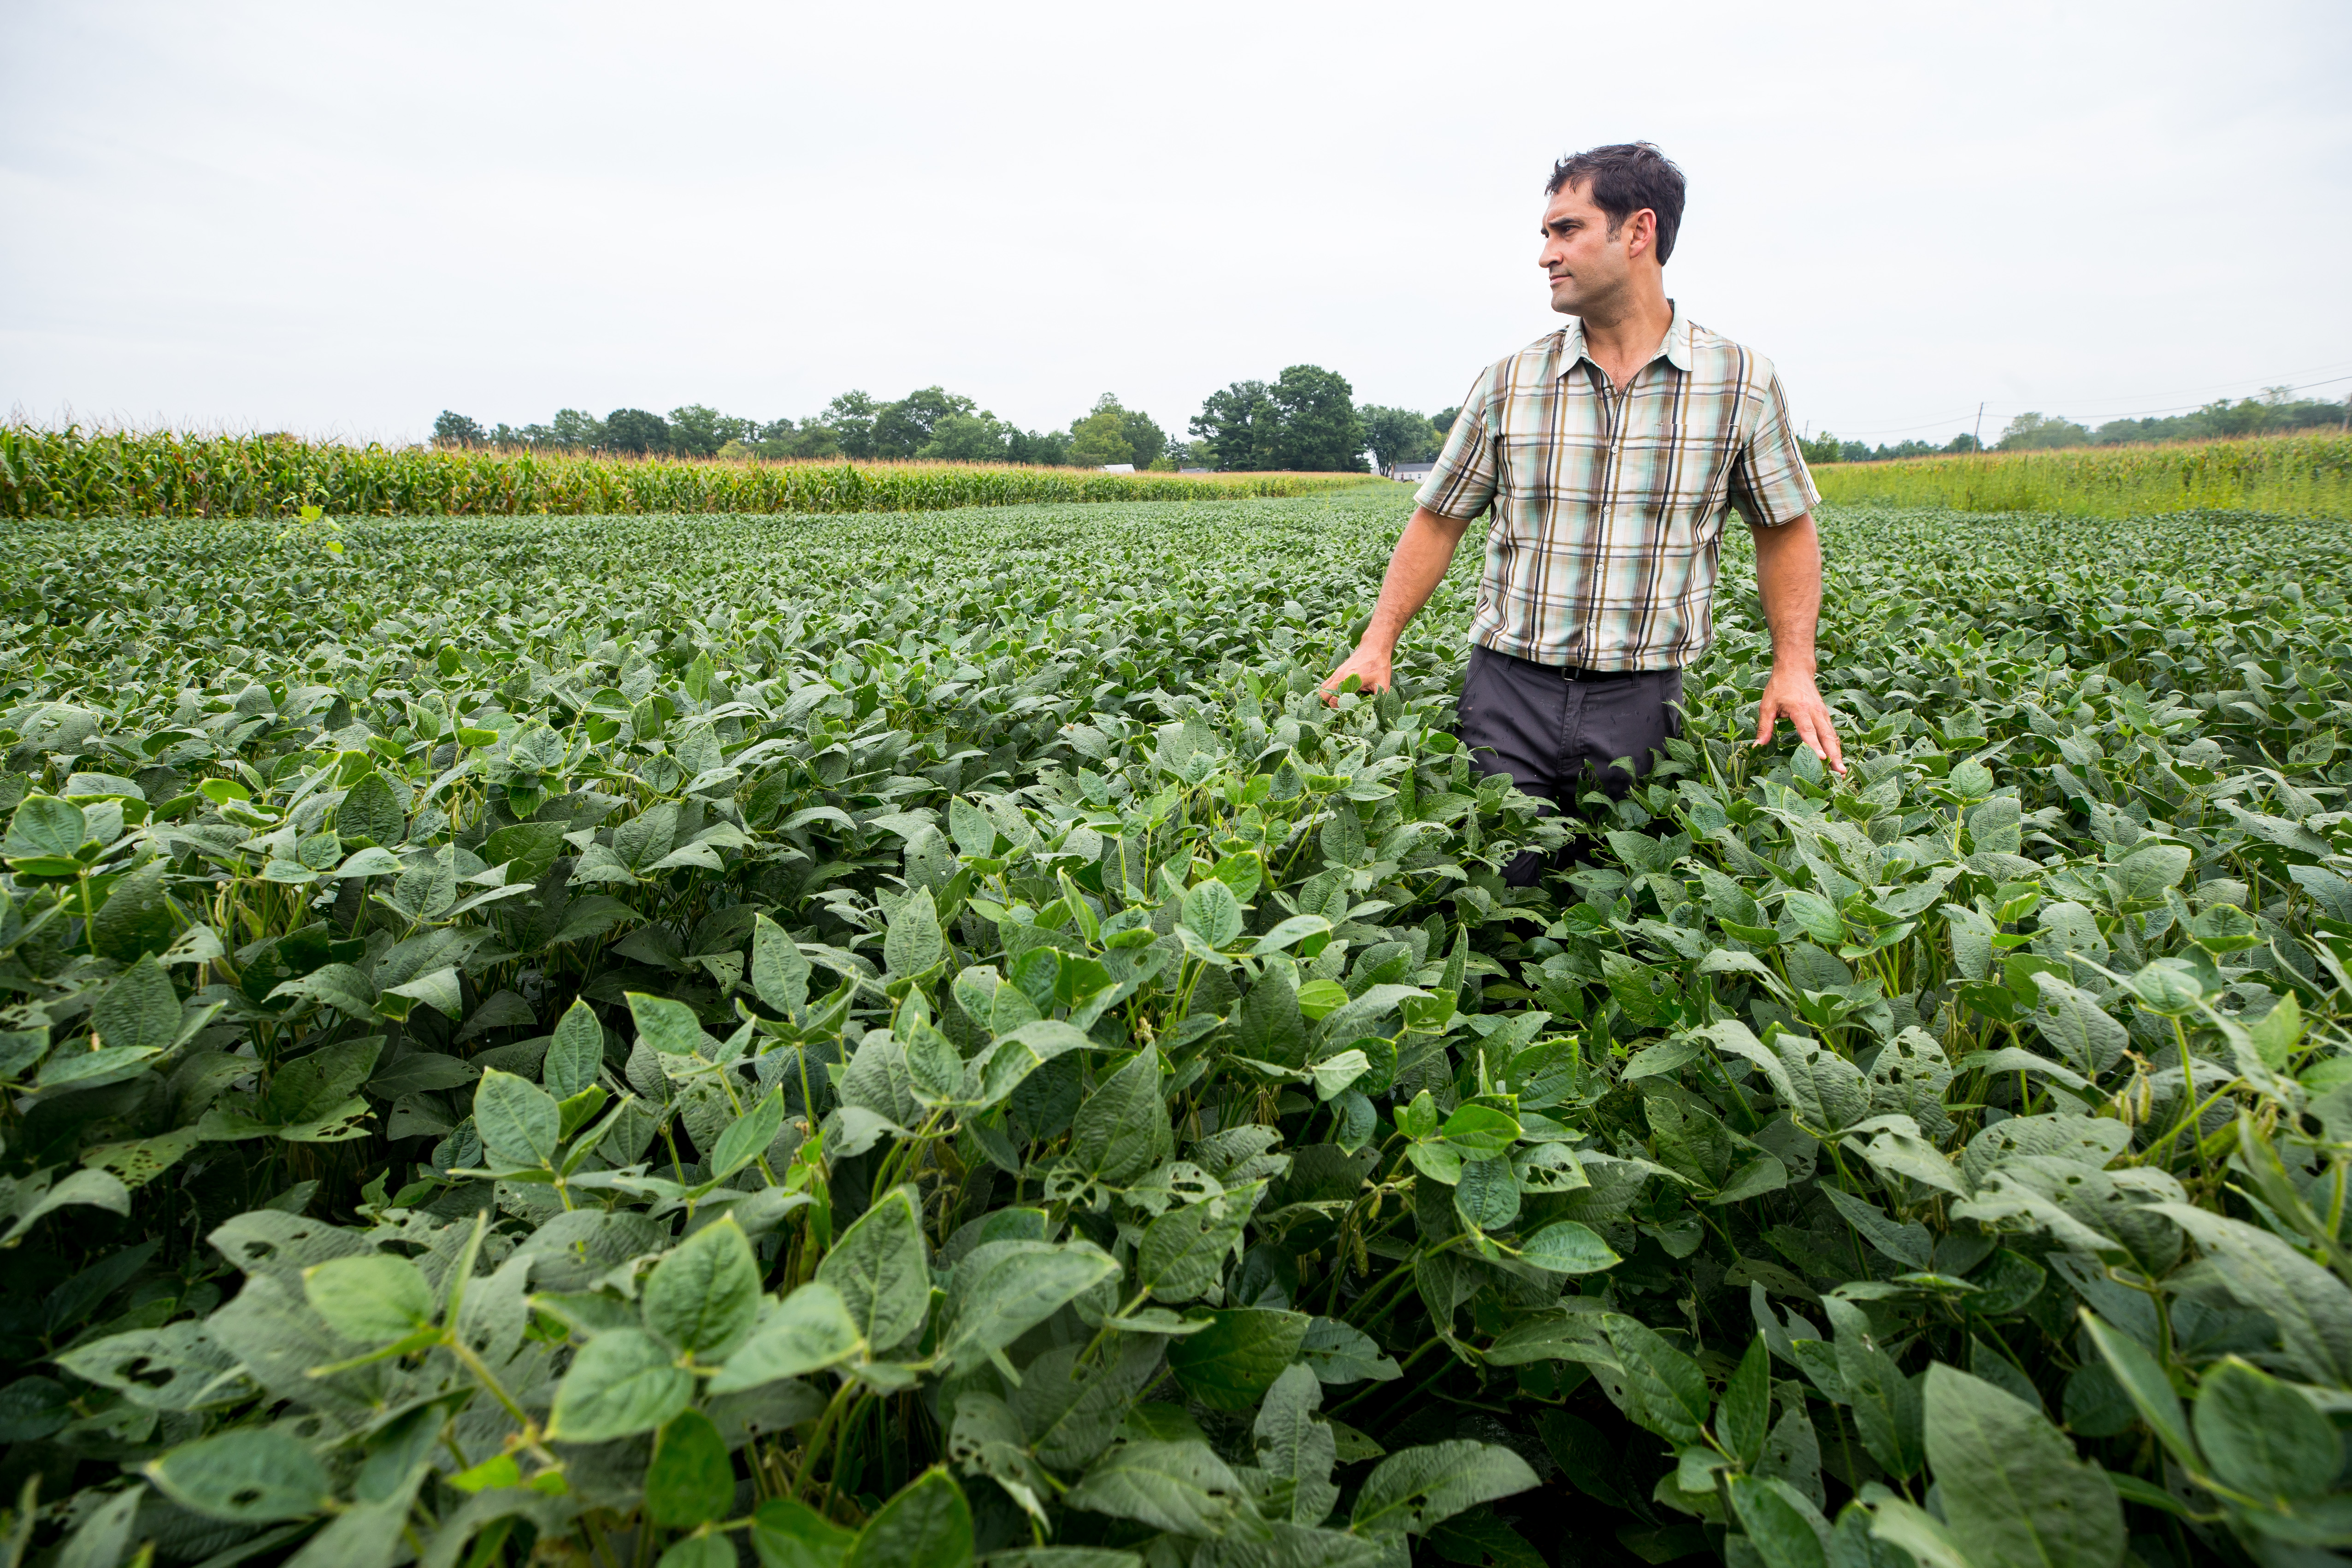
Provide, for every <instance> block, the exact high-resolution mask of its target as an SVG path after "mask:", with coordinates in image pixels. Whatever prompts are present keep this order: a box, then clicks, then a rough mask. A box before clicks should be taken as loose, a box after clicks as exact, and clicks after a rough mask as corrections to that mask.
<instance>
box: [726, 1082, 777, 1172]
mask: <svg viewBox="0 0 2352 1568" xmlns="http://www.w3.org/2000/svg"><path fill="white" fill-rule="evenodd" d="M783 1126H784V1090H783V1086H782V1085H781V1084H779V1085H777V1086H776V1087H775V1088H774V1089H770V1090H769V1091H768V1093H767V1098H766V1099H764V1100H761V1101H760V1103H759V1104H757V1105H754V1106H753V1107H751V1110H747V1111H745V1112H744V1113H743V1114H742V1115H740V1116H739V1117H737V1118H736V1119H735V1120H734V1121H730V1122H729V1123H728V1124H727V1131H724V1132H721V1133H720V1134H719V1142H718V1145H717V1146H716V1147H715V1148H714V1149H713V1150H712V1151H711V1154H710V1174H711V1176H712V1178H713V1179H714V1180H719V1181H724V1180H725V1179H726V1178H728V1177H729V1176H731V1175H733V1174H734V1173H736V1172H738V1171H740V1170H741V1169H742V1168H743V1167H744V1166H746V1165H748V1164H750V1163H751V1162H752V1161H754V1160H756V1159H758V1158H759V1157H760V1156H761V1155H762V1154H764V1153H766V1152H768V1145H769V1144H771V1143H772V1142H775V1141H776V1134H777V1133H778V1132H781V1131H783Z"/></svg>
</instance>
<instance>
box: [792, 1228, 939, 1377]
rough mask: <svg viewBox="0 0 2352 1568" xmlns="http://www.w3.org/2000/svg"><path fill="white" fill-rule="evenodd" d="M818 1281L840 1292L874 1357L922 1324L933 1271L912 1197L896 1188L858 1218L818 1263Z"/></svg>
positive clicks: (929, 1302)
mask: <svg viewBox="0 0 2352 1568" xmlns="http://www.w3.org/2000/svg"><path fill="white" fill-rule="evenodd" d="M816 1277H817V1278H818V1279H822V1280H824V1282H825V1283H826V1284H828V1285H830V1286H832V1287H833V1288H834V1289H835V1290H838V1291H839V1292H841V1300H842V1303H843V1305H845V1307H846V1308H847V1309H848V1310H849V1317H850V1321H852V1322H854V1323H856V1325H857V1331H858V1332H859V1333H860V1334H861V1335H863V1336H864V1337H865V1340H866V1343H867V1344H868V1345H871V1346H872V1347H873V1348H874V1351H875V1352H876V1353H877V1354H880V1353H884V1352H887V1351H889V1349H890V1348H891V1347H892V1346H894V1345H896V1344H898V1342H900V1341H902V1340H904V1339H906V1338H907V1337H908V1336H909V1335H910V1334H912V1333H914V1332H915V1331H916V1330H918V1329H919V1328H921V1327H922V1326H923V1319H924V1317H925V1316H926V1315H927V1314H928V1313H929V1310H930V1304H931V1272H930V1266H929V1258H928V1256H927V1253H926V1249H925V1247H924V1246H923V1221H922V1216H921V1215H920V1214H919V1213H918V1212H917V1211H916V1208H915V1200H914V1197H913V1195H912V1194H910V1193H909V1192H908V1189H907V1188H905V1187H894V1188H892V1189H891V1190H890V1191H889V1192H887V1193H885V1194H883V1195H882V1196H881V1198H880V1199H879V1200H877V1202H876V1203H875V1205H873V1206H872V1207H871V1208H869V1209H867V1210H866V1212H865V1213H864V1214H862V1215H858V1216H857V1223H856V1224H855V1225H853V1226H850V1227H849V1228H848V1229H847V1230H846V1231H845V1232H843V1233H842V1235H841V1237H840V1238H839V1239H838V1240H836V1241H835V1243H834V1244H833V1249H832V1250H831V1251H830V1252H827V1253H826V1254H825V1255H824V1262H822V1263H820V1264H818V1265H817V1270H816Z"/></svg>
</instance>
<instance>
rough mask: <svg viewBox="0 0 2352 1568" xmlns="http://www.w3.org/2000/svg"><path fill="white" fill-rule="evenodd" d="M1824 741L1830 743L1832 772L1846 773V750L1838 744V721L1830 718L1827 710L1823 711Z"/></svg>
mask: <svg viewBox="0 0 2352 1568" xmlns="http://www.w3.org/2000/svg"><path fill="white" fill-rule="evenodd" d="M1822 740H1823V741H1825V742H1828V743H1829V749H1830V768H1831V770H1832V772H1835V773H1843V772H1845V748H1844V747H1843V746H1841V745H1839V744H1838V732H1837V721H1835V720H1833V719H1832V718H1831V717H1830V712H1829V710H1828V709H1827V708H1823V709H1822Z"/></svg>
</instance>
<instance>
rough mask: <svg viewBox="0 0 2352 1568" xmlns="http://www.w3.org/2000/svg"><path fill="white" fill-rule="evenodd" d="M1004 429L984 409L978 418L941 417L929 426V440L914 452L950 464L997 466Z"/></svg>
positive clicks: (1002, 445) (994, 417)
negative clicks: (995, 464)
mask: <svg viewBox="0 0 2352 1568" xmlns="http://www.w3.org/2000/svg"><path fill="white" fill-rule="evenodd" d="M1007 434H1008V427H1007V426H1005V424H1004V422H1003V420H1001V419H999V418H997V416H995V415H993V414H991V413H989V412H988V411H986V410H985V409H983V410H982V411H981V412H980V413H978V414H945V415H941V416H940V420H939V423H937V424H935V425H933V426H931V438H930V439H929V440H928V441H926V442H924V443H923V445H922V447H921V448H920V449H919V451H917V452H916V454H915V456H917V457H919V458H938V459H940V460H941V461H943V462H950V463H1001V462H1003V461H1004V448H1005V445H1006V440H1005V437H1006V435H1007Z"/></svg>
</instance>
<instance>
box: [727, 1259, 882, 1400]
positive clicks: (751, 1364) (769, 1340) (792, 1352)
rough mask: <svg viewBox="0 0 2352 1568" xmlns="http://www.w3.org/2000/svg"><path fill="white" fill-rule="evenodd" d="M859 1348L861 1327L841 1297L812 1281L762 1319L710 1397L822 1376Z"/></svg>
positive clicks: (731, 1359)
mask: <svg viewBox="0 0 2352 1568" xmlns="http://www.w3.org/2000/svg"><path fill="white" fill-rule="evenodd" d="M858 1343H859V1341H858V1337H857V1325H856V1322H854V1321H851V1319H850V1316H849V1309H848V1308H847V1307H846V1306H845V1305H843V1303H842V1300H841V1292H840V1291H838V1290H836V1289H834V1288H833V1287H832V1286H830V1285H828V1284H826V1283H825V1282H824V1280H822V1279H812V1280H810V1281H809V1282H808V1283H807V1284H805V1285H803V1286H802V1287H801V1288H800V1289H797V1290H795V1291H793V1293H792V1294H791V1295H789V1296H787V1297H785V1298H784V1300H783V1301H782V1304H781V1305H779V1306H778V1307H777V1308H776V1310H774V1311H772V1312H771V1313H769V1314H768V1315H767V1316H766V1317H765V1318H763V1319H761V1321H760V1323H759V1326H758V1327H757V1328H756V1329H754V1330H753V1331H752V1333H751V1338H750V1339H749V1340H747V1341H745V1342H743V1343H742V1344H741V1345H740V1347H738V1348H737V1349H736V1350H735V1351H734V1352H733V1353H731V1354H730V1355H729V1356H728V1357H727V1364H726V1365H725V1366H724V1367H723V1368H721V1369H720V1371H719V1374H718V1375H717V1376H716V1377H713V1378H712V1379H711V1380H710V1392H711V1393H712V1394H733V1393H736V1392H738V1391H740V1390H742V1389H746V1388H757V1387H759V1386H761V1384H769V1383H773V1382H775V1381H776V1380H777V1379H779V1378H785V1377H799V1376H802V1375H803V1374H804V1373H812V1372H817V1371H820V1370H822V1369H823V1368H825V1367H828V1366H832V1365H834V1364H835V1363H837V1362H842V1361H846V1360H847V1359H848V1358H849V1356H850V1355H851V1354H852V1353H853V1352H855V1351H856V1349H857V1346H858Z"/></svg>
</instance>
